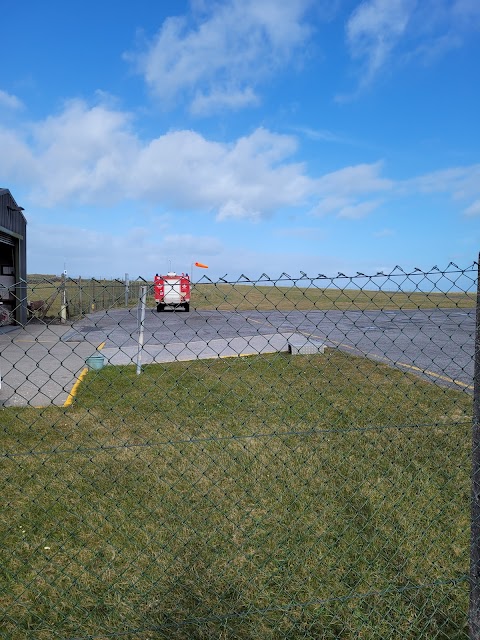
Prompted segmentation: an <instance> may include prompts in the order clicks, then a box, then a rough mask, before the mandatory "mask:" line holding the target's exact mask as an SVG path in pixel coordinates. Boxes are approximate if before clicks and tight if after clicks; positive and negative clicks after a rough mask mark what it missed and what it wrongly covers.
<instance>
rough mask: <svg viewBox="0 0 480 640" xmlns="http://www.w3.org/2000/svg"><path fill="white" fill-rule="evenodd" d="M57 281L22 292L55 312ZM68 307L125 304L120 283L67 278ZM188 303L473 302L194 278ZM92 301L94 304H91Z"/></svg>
mask: <svg viewBox="0 0 480 640" xmlns="http://www.w3.org/2000/svg"><path fill="white" fill-rule="evenodd" d="M146 284H147V283H146V282H144V281H139V282H132V283H131V285H130V294H129V300H128V305H129V306H136V305H138V300H139V296H140V287H141V286H142V285H146ZM60 286H61V282H60V281H59V280H51V281H49V282H46V281H42V280H41V278H39V277H38V276H37V277H36V278H34V279H33V281H32V282H30V283H29V286H28V293H27V297H28V299H29V300H46V301H47V302H49V301H50V300H51V307H50V308H49V311H48V314H47V315H48V316H49V317H57V316H59V314H60V305H61V302H62V295H61V293H60ZM66 293H67V300H68V302H69V312H70V314H71V316H72V317H77V316H79V315H81V314H86V313H89V312H90V311H92V310H94V309H95V310H100V309H110V308H119V307H123V306H125V287H124V285H123V284H122V283H121V282H120V281H118V280H116V281H112V280H88V279H86V280H81V281H78V280H77V281H75V280H70V279H68V280H67V284H66ZM149 293H150V295H149V296H148V298H147V305H148V306H150V307H153V306H154V305H155V301H154V299H153V295H152V294H153V290H152V288H151V287H150V289H149ZM191 300H192V302H191V306H192V308H193V309H219V310H222V311H226V310H227V311H245V310H249V309H258V310H260V311H271V310H274V309H278V310H279V311H289V310H293V309H301V310H304V311H306V310H312V309H319V310H329V309H338V310H341V311H345V310H357V311H358V310H365V309H433V308H439V309H449V308H461V309H464V308H473V307H474V306H475V295H474V294H473V293H463V292H455V291H451V292H449V293H441V292H435V291H434V292H430V293H428V292H421V291H410V292H408V291H383V290H382V291H380V290H366V289H363V290H362V289H339V288H337V287H334V286H331V287H330V288H319V287H316V286H310V287H300V286H297V285H292V286H289V287H281V286H265V285H252V286H250V285H245V284H221V283H212V284H203V283H196V284H194V285H193V287H192V294H191ZM92 305H93V306H92Z"/></svg>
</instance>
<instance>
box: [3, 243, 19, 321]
mask: <svg viewBox="0 0 480 640" xmlns="http://www.w3.org/2000/svg"><path fill="white" fill-rule="evenodd" d="M15 253H16V252H15V239H14V238H12V237H11V236H8V235H7V234H5V233H1V232H0V325H6V324H12V322H14V320H15V311H16V307H17V304H18V303H17V295H16V293H17V292H16V286H15V285H16V282H17V279H16V273H15V271H16V270H15Z"/></svg>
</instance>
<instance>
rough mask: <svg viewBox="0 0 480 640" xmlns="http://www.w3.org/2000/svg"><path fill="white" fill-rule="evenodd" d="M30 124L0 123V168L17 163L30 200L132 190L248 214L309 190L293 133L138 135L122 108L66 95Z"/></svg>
mask: <svg viewBox="0 0 480 640" xmlns="http://www.w3.org/2000/svg"><path fill="white" fill-rule="evenodd" d="M30 132H31V135H30V138H28V139H22V137H21V136H20V134H19V133H15V132H13V131H2V130H0V142H2V143H3V144H2V148H3V149H4V153H2V154H1V156H0V173H1V174H2V175H3V176H4V177H5V178H6V179H7V178H8V179H10V178H13V177H14V176H15V175H17V174H18V173H19V172H20V171H22V175H23V178H28V181H29V183H30V185H31V199H32V200H34V201H36V202H41V204H42V206H46V207H51V206H54V205H57V204H67V203H69V204H90V205H92V204H94V205H99V204H109V205H112V204H115V203H118V202H121V201H123V200H125V199H131V200H133V199H139V200H143V201H146V202H155V203H161V204H162V205H163V206H166V207H168V206H171V207H175V208H180V209H184V210H186V209H188V210H197V211H200V210H201V211H213V212H216V213H217V214H218V219H220V220H222V219H226V218H229V217H230V218H231V217H237V218H253V219H256V218H259V217H261V216H268V215H269V214H270V213H272V212H273V211H275V210H276V209H279V208H282V207H288V206H297V205H299V204H302V203H303V202H305V201H306V200H307V199H308V197H309V196H310V195H311V194H312V193H313V191H314V189H315V181H314V180H312V179H311V178H309V177H308V176H307V175H306V171H305V167H304V166H303V165H301V164H296V163H293V162H291V161H290V156H291V155H292V154H293V153H294V152H295V151H296V140H295V139H294V138H293V137H291V136H285V135H277V134H274V133H272V132H269V131H267V130H266V129H261V128H260V129H257V130H256V131H254V132H253V133H251V134H250V135H248V136H245V137H242V138H239V139H238V140H236V141H234V142H232V143H229V144H227V143H219V142H215V141H211V140H208V139H206V138H205V137H204V136H202V135H200V134H199V133H196V132H194V131H187V130H183V131H171V132H167V133H165V134H164V135H161V136H159V137H157V138H155V139H153V140H150V141H146V142H144V141H141V140H140V139H139V138H138V137H137V136H136V135H135V134H134V133H132V131H131V116H130V114H128V113H123V112H120V111H115V110H112V109H110V108H107V107H106V106H102V105H99V106H95V107H92V108H89V107H87V106H86V105H85V104H84V103H82V102H80V101H73V102H70V103H68V104H67V105H66V106H65V108H64V110H63V111H62V112H61V113H59V114H58V115H56V116H52V117H49V118H47V119H46V120H44V121H42V122H38V123H35V124H34V125H32V126H31V128H30Z"/></svg>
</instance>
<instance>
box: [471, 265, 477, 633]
mask: <svg viewBox="0 0 480 640" xmlns="http://www.w3.org/2000/svg"><path fill="white" fill-rule="evenodd" d="M477 266H478V275H477V311H476V322H475V351H474V354H475V355H474V374H473V380H474V382H473V425H472V515H471V518H472V523H471V542H470V612H469V628H470V640H480V254H479V257H478V265H477Z"/></svg>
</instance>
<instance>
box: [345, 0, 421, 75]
mask: <svg viewBox="0 0 480 640" xmlns="http://www.w3.org/2000/svg"><path fill="white" fill-rule="evenodd" d="M415 4H416V1H415V0H366V1H365V2H362V3H360V5H359V6H358V7H357V8H356V9H355V11H354V12H353V14H352V15H351V17H350V19H349V21H348V23H347V27H346V30H347V41H348V45H349V48H350V52H351V55H352V57H353V58H356V59H360V60H364V61H365V67H364V71H363V76H362V80H361V86H365V85H367V84H369V83H370V82H371V81H372V80H373V78H374V77H375V76H376V74H377V73H378V72H379V71H380V69H381V68H382V67H383V66H384V65H385V64H386V62H387V61H388V58H389V56H390V54H391V52H392V50H393V49H394V48H395V46H396V44H397V42H398V41H399V40H400V38H401V37H402V36H403V35H404V33H405V30H406V28H407V25H408V21H409V19H410V16H411V14H412V11H413V9H414V8H415Z"/></svg>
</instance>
